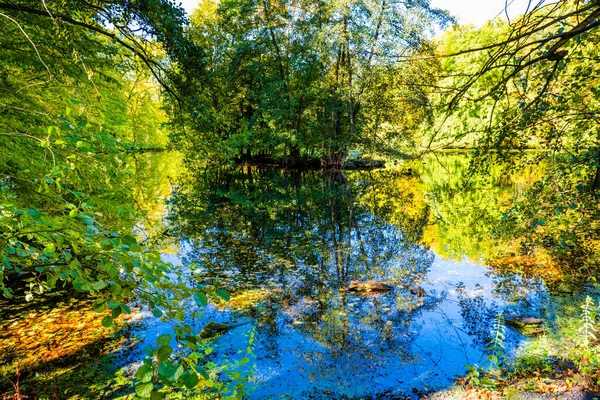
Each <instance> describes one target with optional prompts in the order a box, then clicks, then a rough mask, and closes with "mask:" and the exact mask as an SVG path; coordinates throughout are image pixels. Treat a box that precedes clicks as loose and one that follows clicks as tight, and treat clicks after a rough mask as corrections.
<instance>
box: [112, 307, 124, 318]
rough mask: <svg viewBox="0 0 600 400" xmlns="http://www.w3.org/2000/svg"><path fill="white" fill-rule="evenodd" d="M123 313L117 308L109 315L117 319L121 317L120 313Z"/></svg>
mask: <svg viewBox="0 0 600 400" xmlns="http://www.w3.org/2000/svg"><path fill="white" fill-rule="evenodd" d="M122 312H123V310H121V307H117V308H115V309H113V310H112V312H111V315H112V317H113V318H118V317H119V315H121V313H122Z"/></svg>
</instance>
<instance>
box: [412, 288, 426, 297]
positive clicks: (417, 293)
mask: <svg viewBox="0 0 600 400" xmlns="http://www.w3.org/2000/svg"><path fill="white" fill-rule="evenodd" d="M409 291H410V294H412V295H413V296H417V297H425V296H426V295H427V292H425V289H423V288H422V287H421V286H411V288H410V289H409Z"/></svg>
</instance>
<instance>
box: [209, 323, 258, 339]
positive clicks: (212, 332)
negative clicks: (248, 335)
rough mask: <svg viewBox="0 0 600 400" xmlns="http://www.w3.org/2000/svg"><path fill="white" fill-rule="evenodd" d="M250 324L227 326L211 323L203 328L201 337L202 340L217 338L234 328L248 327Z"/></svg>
mask: <svg viewBox="0 0 600 400" xmlns="http://www.w3.org/2000/svg"><path fill="white" fill-rule="evenodd" d="M249 323H250V322H243V323H240V324H225V323H222V322H214V321H210V322H207V323H206V325H205V326H204V328H202V330H201V331H200V337H201V338H202V339H211V338H215V337H217V336H221V335H224V334H225V333H227V332H228V331H230V330H231V329H233V328H237V327H238V326H241V325H246V324H249Z"/></svg>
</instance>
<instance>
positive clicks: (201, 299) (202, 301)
mask: <svg viewBox="0 0 600 400" xmlns="http://www.w3.org/2000/svg"><path fill="white" fill-rule="evenodd" d="M193 297H194V301H195V302H196V304H198V305H199V306H206V305H207V304H208V297H206V294H205V293H194V296H193Z"/></svg>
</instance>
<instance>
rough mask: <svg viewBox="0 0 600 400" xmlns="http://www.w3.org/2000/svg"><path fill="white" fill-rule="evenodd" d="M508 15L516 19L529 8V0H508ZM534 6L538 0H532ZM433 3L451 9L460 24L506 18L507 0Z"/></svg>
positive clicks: (440, 1) (434, 0) (438, 6)
mask: <svg viewBox="0 0 600 400" xmlns="http://www.w3.org/2000/svg"><path fill="white" fill-rule="evenodd" d="M507 1H508V3H509V5H508V7H507V10H508V16H509V17H510V19H511V20H512V19H514V18H516V17H518V16H519V15H521V14H523V13H524V12H525V10H527V6H528V4H529V0H512V1H511V0H507ZM531 3H532V7H533V6H534V5H535V4H537V1H535V0H531ZM431 5H432V6H434V7H437V8H444V9H446V10H449V11H450V13H451V14H452V15H454V16H455V17H456V18H457V19H458V22H459V23H460V24H473V25H476V26H479V25H482V24H483V23H484V22H486V21H487V20H490V19H494V18H496V17H498V16H499V17H502V18H504V19H506V13H505V11H504V8H505V5H506V4H505V0H431Z"/></svg>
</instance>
